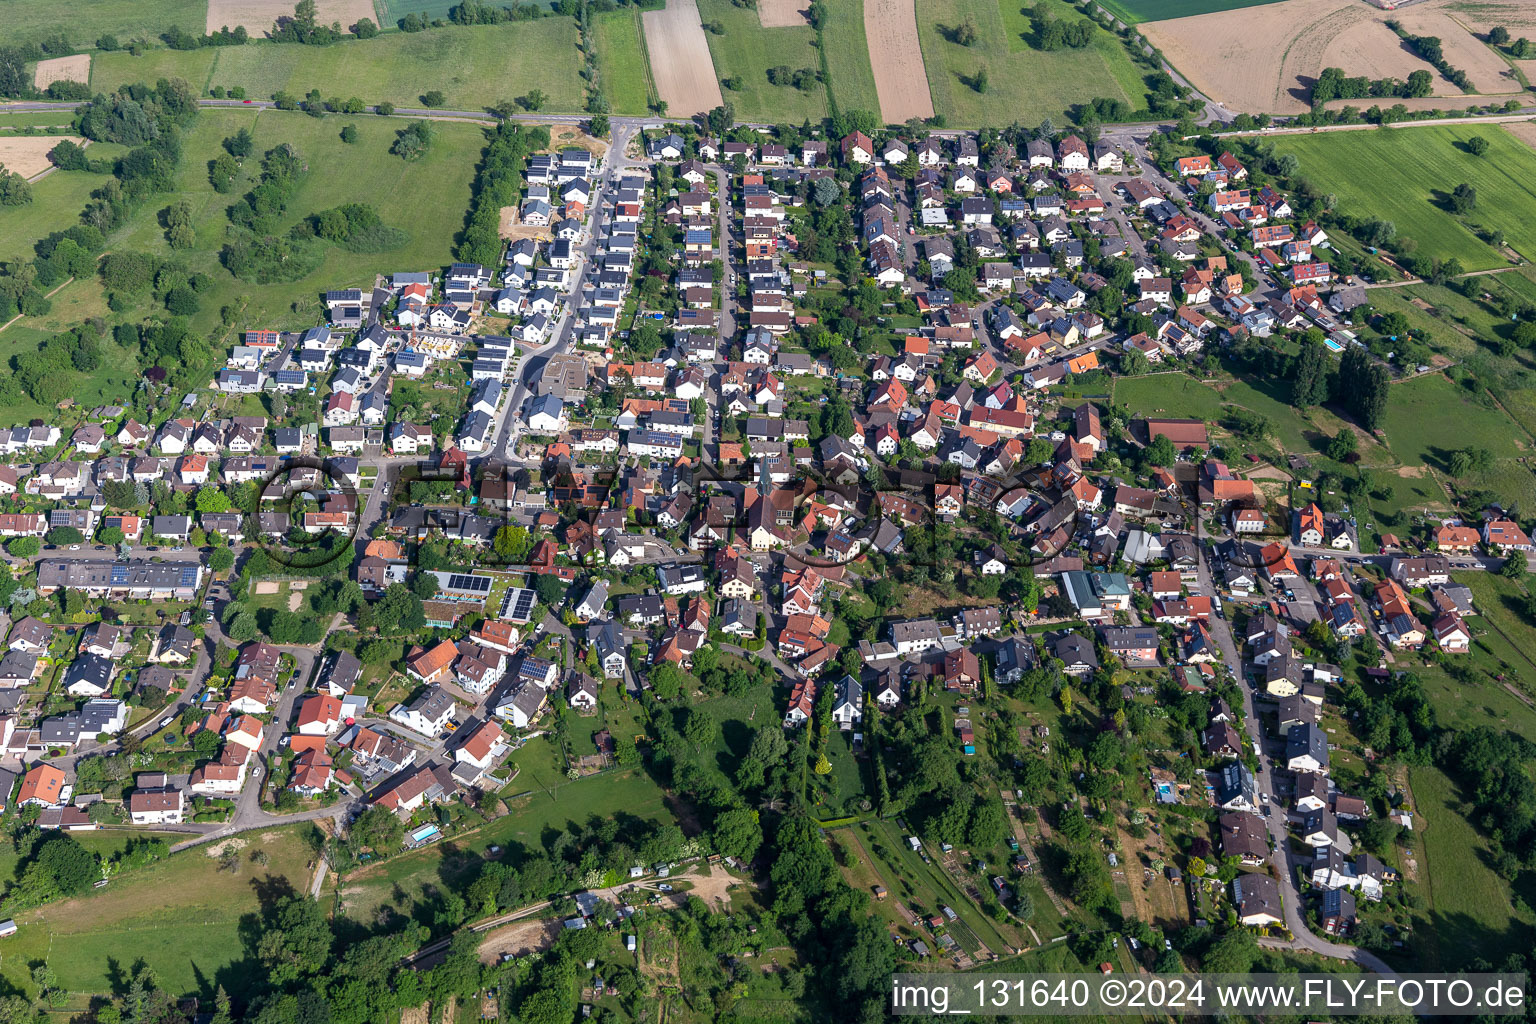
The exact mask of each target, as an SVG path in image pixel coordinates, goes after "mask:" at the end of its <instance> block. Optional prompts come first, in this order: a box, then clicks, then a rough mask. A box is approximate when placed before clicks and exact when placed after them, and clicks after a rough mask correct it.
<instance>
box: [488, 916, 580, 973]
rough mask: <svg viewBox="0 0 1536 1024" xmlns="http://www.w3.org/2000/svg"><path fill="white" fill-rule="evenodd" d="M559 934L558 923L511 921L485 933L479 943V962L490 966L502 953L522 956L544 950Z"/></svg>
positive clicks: (534, 919) (533, 920)
mask: <svg viewBox="0 0 1536 1024" xmlns="http://www.w3.org/2000/svg"><path fill="white" fill-rule="evenodd" d="M559 934H560V922H559V921H541V920H539V919H538V918H533V919H531V920H528V921H513V922H512V923H511V924H509V925H504V926H503V927H501V928H494V929H492V930H491V931H489V932H487V933H486V936H485V939H484V940H482V941H481V943H480V960H481V961H482V962H483V963H488V964H490V963H495V962H496V961H497V960H498V959H500V958H501V955H502V954H503V953H511V954H512V955H513V956H522V955H523V954H524V953H531V952H533V951H534V950H536V949H545V948H547V947H548V946H549V945H550V943H552V942H554V941H555V936H557V935H559Z"/></svg>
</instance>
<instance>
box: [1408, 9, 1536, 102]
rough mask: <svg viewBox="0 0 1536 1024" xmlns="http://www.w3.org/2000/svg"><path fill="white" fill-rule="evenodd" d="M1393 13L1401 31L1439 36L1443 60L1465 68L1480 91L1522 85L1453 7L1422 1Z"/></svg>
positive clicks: (1492, 91)
mask: <svg viewBox="0 0 1536 1024" xmlns="http://www.w3.org/2000/svg"><path fill="white" fill-rule="evenodd" d="M1393 13H1394V15H1395V16H1396V18H1397V20H1398V21H1399V22H1401V23H1402V26H1403V31H1405V32H1411V33H1413V34H1414V35H1416V36H1439V37H1440V46H1441V49H1442V50H1443V51H1444V53H1445V59H1446V61H1448V62H1449V63H1450V65H1451V67H1453V68H1461V70H1463V71H1465V72H1466V73H1467V77H1468V78H1470V79H1471V80H1472V88H1474V89H1476V90H1477V91H1478V93H1479V94H1481V95H1487V96H1494V95H1498V94H1500V93H1511V92H1519V91H1520V90H1521V89H1522V86H1521V85H1520V80H1519V79H1518V78H1516V77H1515V73H1514V71H1513V70H1511V69H1510V66H1509V63H1508V62H1507V61H1505V60H1504V58H1503V57H1500V56H1499V54H1498V53H1497V52H1496V51H1495V50H1494V49H1493V48H1492V47H1490V46H1489V45H1488V44H1487V43H1485V42H1483V41H1482V40H1481V39H1479V38H1478V37H1477V36H1475V35H1473V34H1472V32H1471V31H1470V30H1469V29H1468V28H1467V26H1466V24H1465V23H1464V22H1463V21H1462V19H1461V17H1460V16H1459V15H1456V14H1455V12H1454V11H1448V10H1445V9H1441V10H1435V9H1434V6H1433V5H1432V4H1424V5H1422V6H1418V7H1405V8H1403V9H1402V10H1400V11H1395V12H1393Z"/></svg>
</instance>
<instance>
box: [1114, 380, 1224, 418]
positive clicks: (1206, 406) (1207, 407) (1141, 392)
mask: <svg viewBox="0 0 1536 1024" xmlns="http://www.w3.org/2000/svg"><path fill="white" fill-rule="evenodd" d="M1114 400H1115V404H1116V405H1123V406H1125V407H1127V408H1128V409H1130V410H1131V413H1132V414H1133V415H1136V416H1148V415H1152V414H1156V415H1158V416H1161V417H1171V418H1173V419H1191V420H1205V421H1206V422H1214V421H1215V420H1217V419H1220V418H1221V395H1220V394H1218V393H1217V391H1216V389H1215V388H1213V387H1210V386H1209V385H1207V384H1202V383H1200V382H1199V381H1197V380H1195V379H1194V378H1193V377H1190V376H1188V375H1186V374H1184V373H1182V372H1175V373H1151V374H1147V375H1146V376H1142V377H1117V378H1115V391H1114Z"/></svg>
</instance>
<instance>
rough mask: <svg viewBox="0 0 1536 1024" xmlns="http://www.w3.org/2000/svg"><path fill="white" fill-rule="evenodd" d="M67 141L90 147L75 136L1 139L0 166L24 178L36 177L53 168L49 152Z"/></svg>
mask: <svg viewBox="0 0 1536 1024" xmlns="http://www.w3.org/2000/svg"><path fill="white" fill-rule="evenodd" d="M65 139H68V140H69V141H71V142H78V143H80V145H82V146H86V145H89V143H88V142H86V141H85V140H84V139H81V138H78V137H76V136H73V135H18V136H16V137H14V138H0V165H3V166H4V167H5V169H6V170H8V171H10V172H12V173H13V174H19V175H21V176H22V177H23V178H32V177H35V176H37V175H39V174H42V173H43V172H44V171H46V170H48V169H49V168H50V167H52V166H53V163H52V162H51V161H50V160H49V159H48V151H49V150H50V149H52V148H53V147H54V146H57V145H58V144H59V143H61V142H63V141H64V140H65Z"/></svg>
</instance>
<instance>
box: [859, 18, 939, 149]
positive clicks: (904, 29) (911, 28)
mask: <svg viewBox="0 0 1536 1024" xmlns="http://www.w3.org/2000/svg"><path fill="white" fill-rule="evenodd" d="M864 38H865V39H867V40H868V41H869V66H870V67H871V68H873V69H874V73H875V92H876V94H877V95H879V97H880V116H881V118H882V119H883V120H885V121H886V122H889V123H895V122H899V121H905V120H907V119H908V118H911V117H932V116H933V96H932V94H931V93H929V91H928V70H927V68H925V67H924V66H923V51H922V47H921V46H919V45H918V41H917V5H916V3H915V2H914V0H864Z"/></svg>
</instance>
